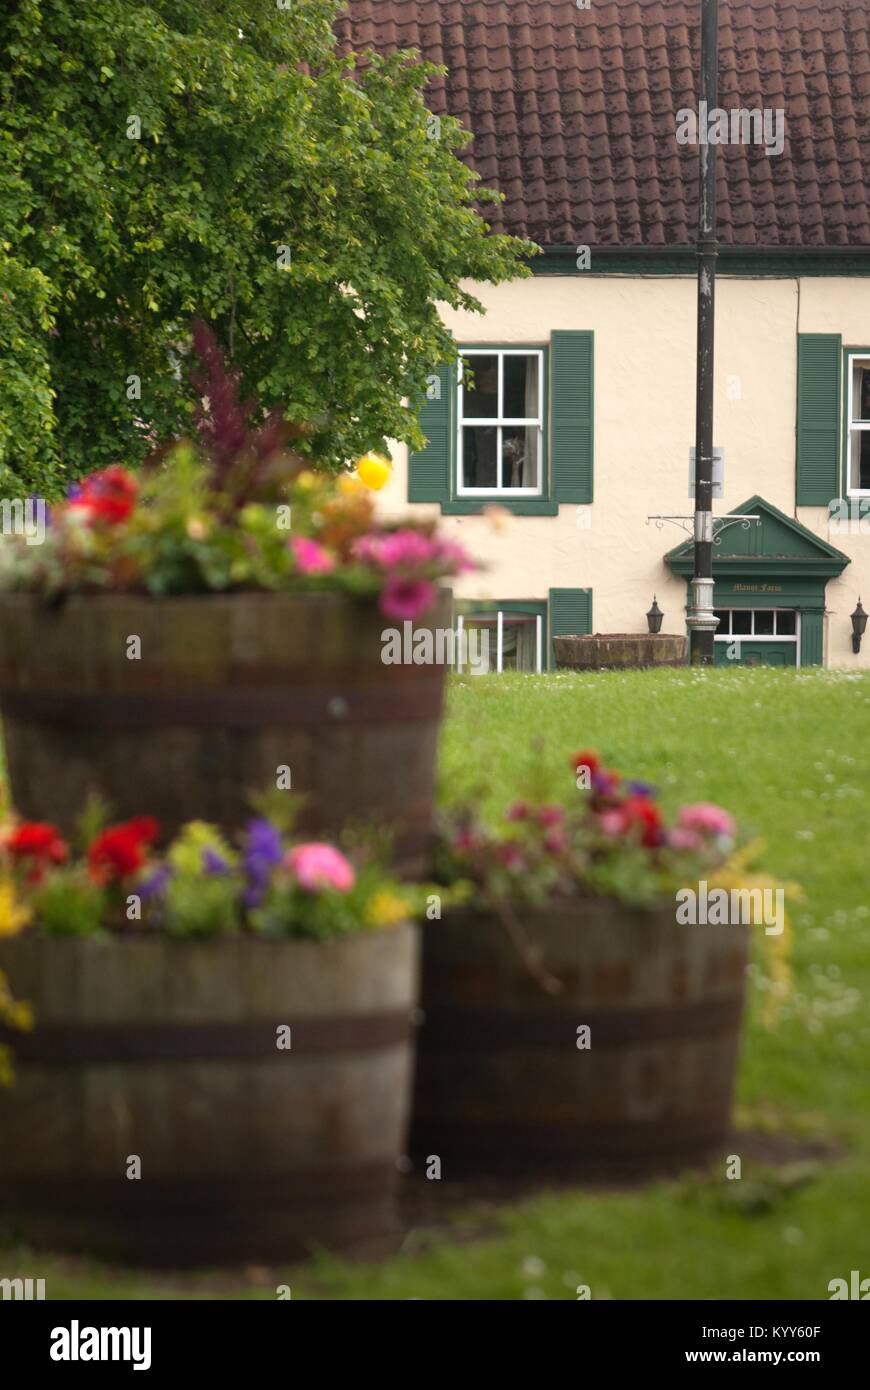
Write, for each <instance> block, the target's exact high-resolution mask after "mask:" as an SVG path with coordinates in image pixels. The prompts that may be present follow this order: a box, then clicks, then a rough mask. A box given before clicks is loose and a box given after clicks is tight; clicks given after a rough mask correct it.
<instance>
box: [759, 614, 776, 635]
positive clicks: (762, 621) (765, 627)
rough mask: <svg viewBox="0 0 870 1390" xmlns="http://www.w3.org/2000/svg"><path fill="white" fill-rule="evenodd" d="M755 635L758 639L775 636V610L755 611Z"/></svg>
mask: <svg viewBox="0 0 870 1390" xmlns="http://www.w3.org/2000/svg"><path fill="white" fill-rule="evenodd" d="M755 635H756V637H772V636H773V609H772V608H756V610H755Z"/></svg>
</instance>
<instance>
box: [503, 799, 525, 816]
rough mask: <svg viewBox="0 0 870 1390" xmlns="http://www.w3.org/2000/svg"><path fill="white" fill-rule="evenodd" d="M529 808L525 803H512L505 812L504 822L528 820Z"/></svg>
mask: <svg viewBox="0 0 870 1390" xmlns="http://www.w3.org/2000/svg"><path fill="white" fill-rule="evenodd" d="M528 818H529V807H528V803H527V802H525V801H513V802H511V804H510V806H509V807H508V808H507V811H506V812H505V820H528Z"/></svg>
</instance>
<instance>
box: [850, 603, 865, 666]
mask: <svg viewBox="0 0 870 1390" xmlns="http://www.w3.org/2000/svg"><path fill="white" fill-rule="evenodd" d="M866 626H867V614H866V613H865V612H864V609H863V608H862V607H861V600H860V599H859V600H858V607H857V608H856V609H855V612H854V613H853V614H852V651H853V652H855V653H857V652H860V650H861V638H862V637H863V636H864V629H865V628H866Z"/></svg>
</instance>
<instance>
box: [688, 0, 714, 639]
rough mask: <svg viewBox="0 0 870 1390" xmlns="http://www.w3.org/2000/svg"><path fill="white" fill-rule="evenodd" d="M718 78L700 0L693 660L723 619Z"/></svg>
mask: <svg viewBox="0 0 870 1390" xmlns="http://www.w3.org/2000/svg"><path fill="white" fill-rule="evenodd" d="M718 83H719V0H701V80H700V82H699V84H698V97H699V102H698V127H699V128H698V139H699V142H700V145H699V153H698V184H699V194H700V197H699V203H698V362H697V385H696V395H695V400H696V405H695V563H694V575H693V578H692V582H691V585H690V595H691V597H690V600H689V613H688V619H687V624H686V625H687V627H688V629H689V660H690V661H691V663H692V665H693V666H698V665H703V666H710V665H712V664H713V653H714V650H715V648H714V645H713V638H714V637H715V634H716V628H717V627H718V621H717V619H716V616H715V614H714V612H713V320H714V312H715V290H716V255H717V248H716V150H717V147H716V145H711V144H709V143H708V141H707V136H708V131H707V130H706V129H705V130H703V131H702V130H701V125H702V123H706V121H707V113H708V112H709V111H712V110H713V109H714V108H715V107H716V102H717V100H718Z"/></svg>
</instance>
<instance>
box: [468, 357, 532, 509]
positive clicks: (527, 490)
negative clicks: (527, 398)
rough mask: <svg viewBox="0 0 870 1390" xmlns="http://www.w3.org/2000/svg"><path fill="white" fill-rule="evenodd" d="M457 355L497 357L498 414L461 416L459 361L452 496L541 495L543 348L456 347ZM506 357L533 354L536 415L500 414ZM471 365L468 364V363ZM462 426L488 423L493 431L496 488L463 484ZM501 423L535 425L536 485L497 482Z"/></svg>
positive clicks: (499, 461)
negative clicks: (536, 393) (536, 361)
mask: <svg viewBox="0 0 870 1390" xmlns="http://www.w3.org/2000/svg"><path fill="white" fill-rule="evenodd" d="M460 357H461V358H471V357H496V358H498V411H499V413H498V415H497V416H494V417H491V416H470V417H469V418H468V419H467V420H466V419H465V418H464V404H465V399H464V398H465V391H464V387H463V384H462V377H463V363H462V361H460V363H459V375H458V378H457V391H456V496H457V497H501V498H505V497H507V498H510V497H543V495H544V350H543V348H525V347H516V348H482V347H481V348H460ZM506 357H536V358H537V359H538V415H537V418H536V419H534V418H529V417H523V418H519V417H516V418H515V417H514V416H504V415H503V414H502V409H503V406H504V359H505V358H506ZM469 365H471V364H469ZM465 425H469V426H474V425H491V426H494V427H495V428H496V430H497V437H496V457H497V459H498V471H497V486H496V487H464V486H463V483H462V478H463V457H462V449H463V443H464V436H463V427H464V426H465ZM505 425H525V426H527V427H528V426H529V425H537V428H538V447H537V458H538V486H537V487H504V486H503V485H502V481H501V458H502V450H501V443H502V433H501V432H502V428H503V427H504V426H505Z"/></svg>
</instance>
